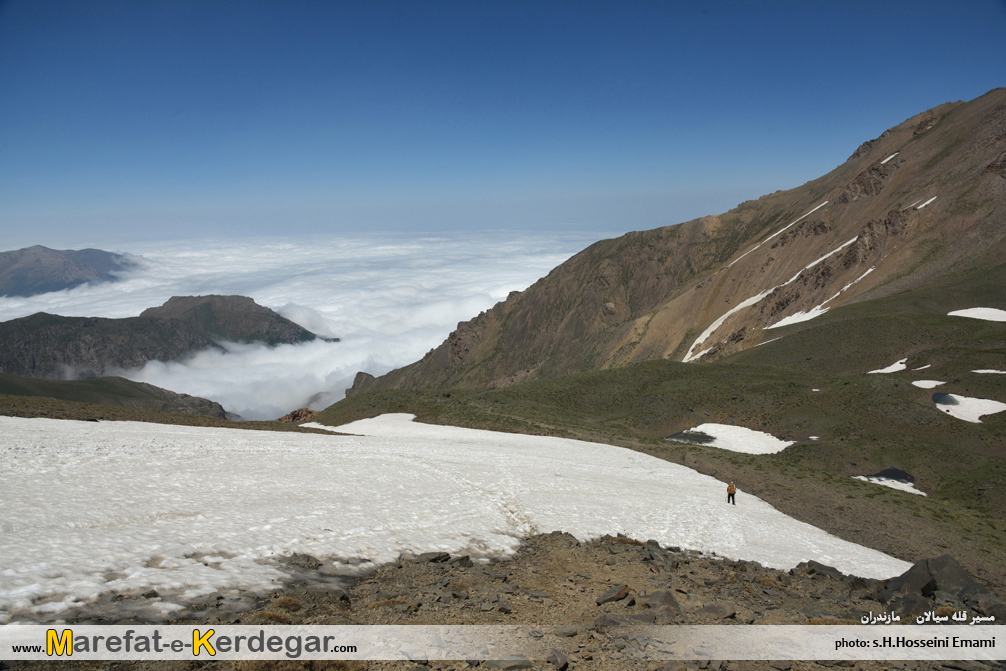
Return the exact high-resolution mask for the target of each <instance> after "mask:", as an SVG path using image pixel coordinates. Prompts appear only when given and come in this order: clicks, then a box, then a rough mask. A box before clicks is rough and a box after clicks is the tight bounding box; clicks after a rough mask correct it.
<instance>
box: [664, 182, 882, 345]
mask: <svg viewBox="0 0 1006 671" xmlns="http://www.w3.org/2000/svg"><path fill="white" fill-rule="evenodd" d="M827 202H828V201H824V203H821V205H818V206H817V207H822V206H823V205H824V204H825V203H827ZM817 207H815V208H814V210H816V209H817ZM814 210H811V212H813V211H814ZM807 214H810V212H808V213H807ZM804 216H807V215H804ZM801 218H802V217H801ZM797 221H799V219H797ZM794 223H795V222H794ZM792 225H793V224H790V226H792ZM786 228H789V226H787V227H786ZM783 230H785V229H783ZM780 232H781V231H780ZM770 237H771V236H770ZM856 237H857V238H858V237H859V236H856ZM855 241H856V238H853V239H852V240H849V241H848V242H846V243H845V244H843V245H840V246H839V247H837V248H835V249H833V250H831V251H830V252H828V253H827V254H825V255H824V256H822V257H821V258H819V259H818V260H816V261H814V262H813V263H811V264H809V265H807V266H804V268H803V270H801V271H800V272H799V273H797V274H796V275H794V276H793V277H791V278H789V279H788V280H786V281H785V282H783V283H782V284H777V285H776V286H774V287H772V288H771V289H766V290H765V291H763V292H761V293H760V294H758V295H756V296H752V297H751V298H748V299H747V300H745V301H743V302H741V303H739V304H737V305H735V306H734V307H732V308H731V309H730V310H728V311H727V312H726V313H725V314H723V315H722V316H720V318H719V319H717V320H716V321H714V322H713V323H712V324H710V325H709V326H708V327H707V328H706V330H705V331H703V332H702V333H700V334H699V337H698V338H696V339H695V342H693V343H692V346H691V347H689V348H688V352H687V353H686V354H685V357H684V358H683V359H682V360H681V362H682V363H688V362H690V361H694V360H695V359H698V358H699V357H701V356H702V355H703V354H705V353H706V352H708V351H709V350H708V349H705V350H703V351H702V352H700V353H698V354H696V355H694V356H693V355H692V352H693V351H695V348H696V347H698V346H699V345H701V344H702V343H703V342H705V340H706V338H708V337H709V336H711V335H712V334H713V332H714V331H715V330H716V329H718V328H719V327H720V326H722V325H723V322H725V321H726V320H727V319H728V318H729V317H730V315H732V314H734V313H736V312H738V311H740V310H743V309H744V308H746V307H750V306H752V305H754V304H755V303H757V302H758V301H760V300H761V299H763V298H765V297H766V296H768V295H769V294H770V293H772V292H773V291H775V290H776V289H778V288H779V287H784V286H786V285H787V284H792V283H793V282H795V281H796V278H798V277H800V273H802V272H803V271H804V270H807V269H808V268H813V267H814V266H816V265H817V264H819V263H821V261H824V260H825V259H826V258H828V257H829V256H831V255H833V254H837V253H838V252H840V251H841V250H843V249H845V248H846V247H848V246H849V245H851V244H852V243H853V242H855ZM870 270H873V268H870ZM870 270H868V271H866V273H865V274H864V275H863V277H866V275H868V274H869V273H870ZM859 279H863V278H862V277H861V278H859ZM858 281H859V280H856V282H858ZM852 284H855V282H853V283H852ZM852 284H850V285H849V286H852ZM847 288H848V287H846V289H847ZM842 291H845V289H843V290H842ZM839 293H841V291H840V292H839ZM837 295H838V294H835V296H837ZM835 296H832V298H829V299H828V300H832V299H834V298H835ZM825 302H827V301H825ZM815 316H816V315H815Z"/></svg>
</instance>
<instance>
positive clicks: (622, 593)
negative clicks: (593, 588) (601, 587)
mask: <svg viewBox="0 0 1006 671" xmlns="http://www.w3.org/2000/svg"><path fill="white" fill-rule="evenodd" d="M628 595H629V586H628V585H615V586H614V587H612V588H611V589H609V590H608V591H607V592H605V593H604V594H602V595H601V596H599V597H597V605H598V606H600V605H601V604H605V603H609V602H611V601H621V600H622V599H624V598H625V597H626V596H628Z"/></svg>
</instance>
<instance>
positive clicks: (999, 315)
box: [947, 308, 1006, 322]
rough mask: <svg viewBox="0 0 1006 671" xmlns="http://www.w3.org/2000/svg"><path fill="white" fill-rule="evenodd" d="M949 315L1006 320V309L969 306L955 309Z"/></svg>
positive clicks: (994, 320) (986, 319)
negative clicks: (965, 308)
mask: <svg viewBox="0 0 1006 671" xmlns="http://www.w3.org/2000/svg"><path fill="white" fill-rule="evenodd" d="M947 316H948V317H970V318H971V319H983V320H985V321H989V322H1006V310H1000V309H998V308H968V309H967V310H954V311H953V312H948V313H947Z"/></svg>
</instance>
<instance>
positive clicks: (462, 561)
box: [447, 555, 475, 568]
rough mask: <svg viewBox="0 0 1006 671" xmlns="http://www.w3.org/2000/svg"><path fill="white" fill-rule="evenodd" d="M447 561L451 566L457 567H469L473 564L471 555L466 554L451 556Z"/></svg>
mask: <svg viewBox="0 0 1006 671" xmlns="http://www.w3.org/2000/svg"><path fill="white" fill-rule="evenodd" d="M447 563H448V564H450V565H451V566H457V567H458V568H471V567H472V566H475V562H473V561H472V560H471V557H469V556H468V555H462V556H460V557H453V558H451V559H450V561H448V562H447Z"/></svg>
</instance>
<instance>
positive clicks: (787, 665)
mask: <svg viewBox="0 0 1006 671" xmlns="http://www.w3.org/2000/svg"><path fill="white" fill-rule="evenodd" d="M768 665H769V666H770V667H772V668H773V669H779V671H789V670H790V669H792V668H793V662H791V661H789V660H776V661H773V662H769V663H768Z"/></svg>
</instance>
